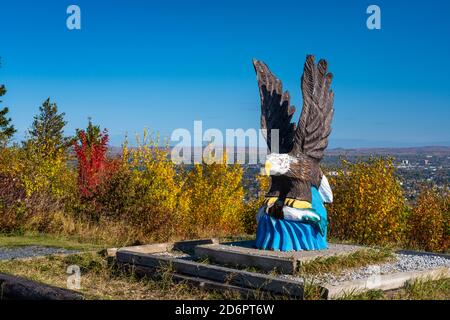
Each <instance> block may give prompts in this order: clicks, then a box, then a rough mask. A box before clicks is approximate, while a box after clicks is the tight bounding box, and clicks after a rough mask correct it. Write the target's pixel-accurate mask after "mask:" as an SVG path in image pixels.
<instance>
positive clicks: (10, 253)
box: [0, 246, 79, 261]
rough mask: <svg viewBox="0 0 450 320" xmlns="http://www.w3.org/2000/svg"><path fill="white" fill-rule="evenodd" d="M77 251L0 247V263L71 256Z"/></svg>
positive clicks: (35, 247) (31, 247)
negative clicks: (60, 255) (43, 257)
mask: <svg viewBox="0 0 450 320" xmlns="http://www.w3.org/2000/svg"><path fill="white" fill-rule="evenodd" d="M77 252H79V251H78V250H67V249H62V248H52V247H41V246H26V247H12V248H9V247H8V248H6V247H0V261H1V260H11V259H23V258H33V257H42V256H48V255H52V254H71V253H77Z"/></svg>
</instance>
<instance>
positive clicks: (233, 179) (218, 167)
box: [182, 156, 244, 237]
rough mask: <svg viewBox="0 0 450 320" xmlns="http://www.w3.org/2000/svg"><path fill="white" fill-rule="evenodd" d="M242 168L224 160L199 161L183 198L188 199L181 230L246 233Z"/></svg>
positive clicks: (198, 233)
mask: <svg viewBox="0 0 450 320" xmlns="http://www.w3.org/2000/svg"><path fill="white" fill-rule="evenodd" d="M242 175H243V169H242V167H241V166H239V165H227V163H226V156H225V157H224V159H223V161H222V163H211V164H207V163H202V164H196V165H195V166H194V168H193V170H192V171H190V172H189V173H188V175H187V177H186V183H185V187H184V190H183V194H182V197H185V198H186V199H187V200H188V201H189V208H188V211H187V214H186V215H185V217H184V218H183V225H182V226H183V227H182V230H184V232H185V233H186V235H187V236H189V237H192V236H206V235H229V234H237V233H242V232H243V227H242V221H241V216H242V212H243V209H244V189H243V187H242V183H241V181H242Z"/></svg>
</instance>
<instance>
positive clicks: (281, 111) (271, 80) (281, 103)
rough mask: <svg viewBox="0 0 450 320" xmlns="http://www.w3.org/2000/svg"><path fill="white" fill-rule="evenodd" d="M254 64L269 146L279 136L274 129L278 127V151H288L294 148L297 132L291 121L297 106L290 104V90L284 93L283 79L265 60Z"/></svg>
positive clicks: (265, 134) (263, 125)
mask: <svg viewBox="0 0 450 320" xmlns="http://www.w3.org/2000/svg"><path fill="white" fill-rule="evenodd" d="M253 66H254V67H255V71H256V77H257V80H258V87H259V93H260V96H261V129H263V134H264V136H265V138H266V141H267V146H268V148H269V150H271V147H272V137H273V138H276V137H277V136H276V134H275V131H272V130H274V129H278V130H279V131H278V139H279V151H278V152H279V153H288V152H290V151H291V150H292V146H293V141H294V132H295V124H294V123H291V119H292V115H293V114H294V112H295V107H294V106H291V105H290V96H289V92H288V91H285V92H284V93H283V85H282V83H281V81H280V80H279V79H278V78H277V77H275V76H274V75H273V74H272V73H271V72H270V70H269V68H268V67H267V65H266V64H265V63H264V62H261V61H258V60H253ZM271 151H274V150H271Z"/></svg>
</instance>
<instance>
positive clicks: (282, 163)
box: [264, 153, 297, 176]
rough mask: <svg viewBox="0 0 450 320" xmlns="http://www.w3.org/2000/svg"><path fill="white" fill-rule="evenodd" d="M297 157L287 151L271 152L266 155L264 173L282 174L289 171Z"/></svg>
mask: <svg viewBox="0 0 450 320" xmlns="http://www.w3.org/2000/svg"><path fill="white" fill-rule="evenodd" d="M296 162H297V159H296V158H294V157H293V156H291V155H289V154H287V153H271V154H269V155H268V156H267V157H266V163H265V164H264V174H266V175H268V176H281V175H285V174H287V173H288V172H289V170H290V167H291V164H292V163H296Z"/></svg>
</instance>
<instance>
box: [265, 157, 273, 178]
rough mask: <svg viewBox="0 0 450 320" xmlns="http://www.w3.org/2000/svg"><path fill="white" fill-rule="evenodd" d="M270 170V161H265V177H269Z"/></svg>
mask: <svg viewBox="0 0 450 320" xmlns="http://www.w3.org/2000/svg"><path fill="white" fill-rule="evenodd" d="M271 168H272V163H271V162H270V161H266V163H265V164H264V173H265V174H266V176H270V169H271Z"/></svg>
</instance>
